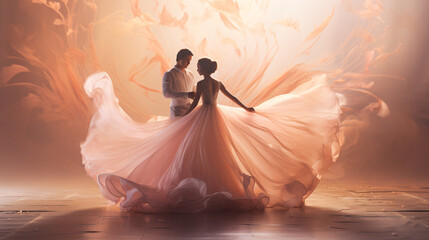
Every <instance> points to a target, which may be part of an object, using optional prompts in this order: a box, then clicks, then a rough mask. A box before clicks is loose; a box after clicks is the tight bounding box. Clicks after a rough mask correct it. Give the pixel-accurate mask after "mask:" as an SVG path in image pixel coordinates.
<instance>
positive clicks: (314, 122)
mask: <svg viewBox="0 0 429 240" xmlns="http://www.w3.org/2000/svg"><path fill="white" fill-rule="evenodd" d="M85 89H86V91H87V93H88V95H89V96H91V97H92V98H93V100H94V103H95V104H96V106H97V112H96V114H95V115H94V117H93V119H92V122H91V125H90V129H89V132H88V137H87V139H86V141H85V142H84V143H83V144H82V145H81V150H82V151H81V152H82V156H83V163H84V165H85V168H86V170H87V172H88V174H89V175H90V176H93V177H94V178H96V180H97V182H98V184H99V187H100V190H101V192H102V193H103V195H104V196H105V197H106V198H107V199H109V200H111V201H114V202H117V203H120V207H121V208H122V209H124V210H130V211H141V212H199V211H207V210H218V209H235V210H250V209H263V208H265V207H267V206H268V207H270V206H283V207H295V206H300V205H302V204H303V202H304V199H305V198H306V197H308V196H309V195H310V194H311V192H312V191H313V190H314V189H315V187H316V186H317V184H318V182H319V179H320V172H323V171H324V170H326V169H327V168H328V167H329V166H330V165H331V164H332V163H333V162H334V161H335V159H336V157H337V156H338V150H339V146H338V141H337V133H338V127H339V115H340V110H339V105H338V100H337V97H336V96H335V93H333V92H332V91H331V90H330V88H329V86H328V85H327V83H326V79H325V77H324V75H316V76H313V77H312V78H311V79H309V81H307V82H305V83H303V84H302V85H301V86H299V87H297V88H296V89H295V90H294V91H293V92H291V93H288V94H284V95H279V96H277V97H274V98H272V99H270V100H268V101H266V102H264V103H262V104H260V105H259V106H257V107H255V109H256V113H248V112H246V111H244V110H243V109H241V108H235V107H227V106H223V105H216V97H217V93H216V94H213V95H212V96H213V97H212V98H213V99H207V98H208V97H207V96H205V98H206V99H205V102H209V103H210V104H204V105H200V106H199V107H197V108H196V109H195V110H194V111H192V112H191V113H190V114H188V115H187V116H184V117H179V118H176V119H174V120H162V121H149V122H147V123H145V124H139V123H136V122H134V121H132V120H131V119H130V118H129V117H128V115H127V114H126V113H125V112H124V111H123V110H122V109H121V108H120V106H119V104H118V100H117V99H116V97H115V95H114V93H113V88H112V84H111V81H110V78H109V76H108V75H107V74H106V73H97V74H95V75H92V76H90V77H89V78H88V79H87V81H86V82H85ZM203 97H204V96H203ZM212 103H213V104H212Z"/></svg>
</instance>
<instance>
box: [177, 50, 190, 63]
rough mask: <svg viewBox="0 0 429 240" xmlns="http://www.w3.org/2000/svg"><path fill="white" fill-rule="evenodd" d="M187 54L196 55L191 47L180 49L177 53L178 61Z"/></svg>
mask: <svg viewBox="0 0 429 240" xmlns="http://www.w3.org/2000/svg"><path fill="white" fill-rule="evenodd" d="M187 56H194V54H193V53H192V52H191V50H189V49H186V48H184V49H180V51H179V52H178V53H177V57H176V61H179V60H180V59H184V58H186V57H187Z"/></svg>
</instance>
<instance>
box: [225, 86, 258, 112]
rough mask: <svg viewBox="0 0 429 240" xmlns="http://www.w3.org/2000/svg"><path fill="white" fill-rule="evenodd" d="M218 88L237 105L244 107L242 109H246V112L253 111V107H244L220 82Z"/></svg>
mask: <svg viewBox="0 0 429 240" xmlns="http://www.w3.org/2000/svg"><path fill="white" fill-rule="evenodd" d="M220 90H221V91H222V93H223V94H225V96H227V97H228V98H229V99H231V100H232V101H233V102H235V103H236V104H237V105H238V106H240V107H242V108H244V110H246V111H248V112H255V109H254V108H252V107H246V106H245V105H244V104H243V103H241V102H240V100H238V99H237V98H236V97H234V96H233V95H232V94H231V93H229V92H228V90H226V88H225V86H224V85H223V84H222V83H220Z"/></svg>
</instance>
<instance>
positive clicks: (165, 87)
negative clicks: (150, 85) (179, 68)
mask: <svg viewBox="0 0 429 240" xmlns="http://www.w3.org/2000/svg"><path fill="white" fill-rule="evenodd" d="M172 80H173V79H172V78H171V74H170V73H169V72H166V73H165V74H164V77H163V78H162V95H164V97H166V98H181V97H188V96H189V94H188V93H187V92H174V91H172V90H171V81H172Z"/></svg>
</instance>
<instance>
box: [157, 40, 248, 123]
mask: <svg viewBox="0 0 429 240" xmlns="http://www.w3.org/2000/svg"><path fill="white" fill-rule="evenodd" d="M193 55H194V54H193V53H192V52H191V51H190V50H189V49H181V50H180V51H179V52H178V53H177V56H176V65H175V66H174V67H173V68H172V69H170V70H169V71H167V72H166V73H165V74H164V77H163V78H162V93H163V95H164V97H166V98H171V104H170V118H175V117H179V116H184V115H186V114H187V113H188V112H190V111H192V109H194V108H195V107H196V105H197V104H198V100H199V98H200V96H201V93H202V92H203V89H204V91H205V92H207V91H208V90H206V89H207V88H208V87H210V88H212V85H213V82H218V81H216V80H214V79H213V78H212V77H211V76H210V75H211V74H212V73H214V72H215V71H216V70H217V62H215V61H212V60H210V59H208V58H201V59H200V60H198V63H197V71H198V74H199V75H200V76H204V79H203V80H202V81H201V83H200V84H199V85H200V86H201V87H200V89H198V85H197V88H196V92H195V79H194V75H193V74H192V72H190V71H189V70H187V69H186V68H187V67H188V66H189V64H190V62H191V60H192V56H193ZM214 85H216V83H214ZM214 89H215V88H214ZM219 89H220V90H221V91H222V93H224V94H225V95H226V96H227V97H228V98H230V99H231V100H232V101H234V102H235V103H237V104H238V105H239V106H240V107H242V108H244V109H245V110H247V111H250V112H254V111H255V110H254V109H253V108H248V107H246V106H245V105H244V104H243V103H241V102H240V101H239V100H238V99H237V98H236V97H234V96H233V95H232V94H230V93H229V92H228V91H227V90H226V88H225V86H223V84H221V83H220V87H219V88H218V90H219ZM213 94H215V95H217V93H213ZM191 99H194V101H192V100H191ZM205 100H207V94H204V95H203V104H207V102H206V101H205ZM188 109H191V110H190V111H188Z"/></svg>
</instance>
